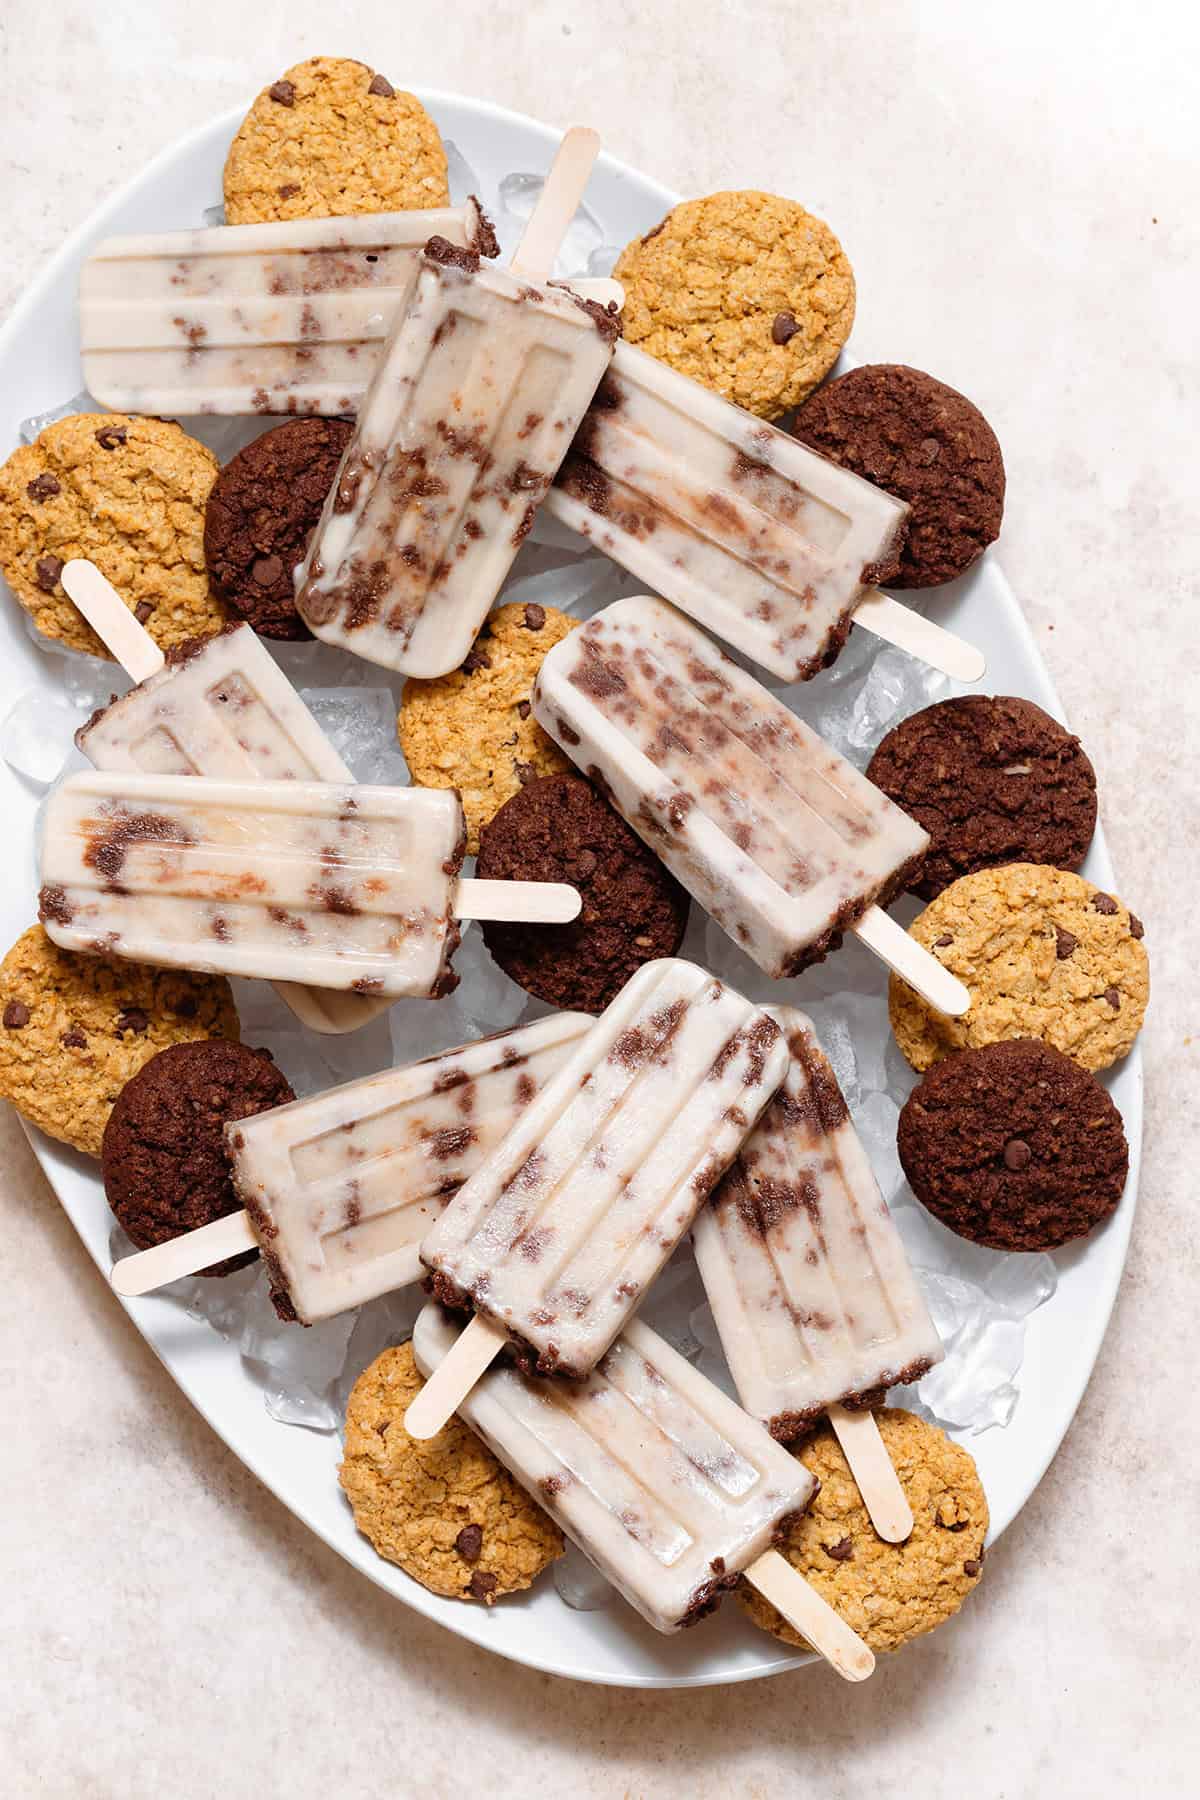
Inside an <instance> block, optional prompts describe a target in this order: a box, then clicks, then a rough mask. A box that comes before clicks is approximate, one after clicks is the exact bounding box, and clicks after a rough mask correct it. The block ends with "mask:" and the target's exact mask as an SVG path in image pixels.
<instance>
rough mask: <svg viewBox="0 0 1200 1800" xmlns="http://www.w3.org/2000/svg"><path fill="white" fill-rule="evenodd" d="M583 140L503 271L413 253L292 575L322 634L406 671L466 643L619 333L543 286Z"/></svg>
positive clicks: (447, 252) (567, 211)
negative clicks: (412, 274) (377, 360)
mask: <svg viewBox="0 0 1200 1800" xmlns="http://www.w3.org/2000/svg"><path fill="white" fill-rule="evenodd" d="M598 145H599V140H598V139H596V137H595V134H594V133H587V132H577V133H568V134H567V137H566V138H565V139H564V141H563V145H562V148H561V149H560V152H559V155H558V157H557V158H556V160H555V164H554V167H553V169H552V170H551V173H550V176H549V177H548V179H547V182H546V185H545V188H544V190H543V194H542V198H541V200H540V202H539V204H538V207H537V209H536V210H535V212H534V214H533V216H532V218H531V220H530V222H529V227H528V229H527V232H526V236H525V239H523V241H522V245H521V248H520V249H518V252H517V255H516V257H514V259H513V266H512V269H511V270H509V271H505V270H499V269H485V268H483V267H482V266H481V263H480V259H479V256H478V254H477V253H476V252H474V251H471V250H463V249H461V248H459V247H457V246H454V245H452V244H449V243H447V242H446V241H445V240H444V239H441V238H432V239H431V241H430V242H429V243H428V244H427V245H426V247H425V252H424V255H423V256H422V259H421V267H420V273H419V274H418V277H417V280H416V284H415V287H414V289H413V292H412V295H411V297H410V299H409V302H408V304H407V306H406V308H405V310H404V312H403V313H402V314H401V315H399V316H398V318H397V320H396V323H395V327H394V330H393V332H392V334H391V336H390V338H389V340H388V343H387V347H386V349H385V351H384V355H383V360H382V362H381V364H380V367H379V371H378V373H377V375H376V378H375V380H374V382H373V383H372V385H371V389H370V392H369V393H368V395H367V397H366V400H365V401H364V403H363V406H362V409H361V411H360V413H359V417H358V423H357V426H356V428H355V433H354V436H353V438H352V439H351V441H350V444H349V445H348V447H347V450H346V454H345V456H344V457H343V459H342V465H341V469H340V470H339V473H338V477H337V479H336V481H335V482H334V485H333V489H332V491H331V493H330V496H329V499H328V501H327V502H326V505H325V510H324V513H323V514H322V517H321V520H320V523H319V524H318V526H317V529H316V531H315V533H314V534H313V538H312V542H311V544H310V546H309V552H308V557H307V559H306V561H305V563H304V565H303V567H302V569H301V570H300V571H299V574H298V576H297V595H296V604H297V607H298V608H299V611H300V613H301V615H302V617H303V618H304V620H305V622H306V624H307V625H308V626H309V627H310V629H311V630H312V631H313V632H314V633H315V634H316V635H317V636H318V637H319V638H323V639H324V640H325V642H327V643H331V644H339V645H341V646H342V648H343V649H347V650H352V651H354V652H355V654H356V655H359V656H363V657H365V658H366V659H367V660H368V661H370V662H376V663H381V664H383V665H384V666H385V667H387V668H393V669H401V670H403V671H404V673H405V674H407V675H414V676H421V677H428V676H436V675H444V674H446V673H447V672H448V671H449V670H450V669H454V668H457V667H458V666H459V664H460V663H461V662H462V661H463V659H464V657H465V656H466V655H467V652H468V651H469V650H470V648H471V645H472V644H473V643H474V641H475V637H476V634H477V633H478V630H479V627H480V626H481V624H482V623H483V620H484V617H485V616H486V614H487V612H488V609H489V607H490V606H491V604H492V601H493V600H494V599H495V597H496V595H497V593H498V592H499V590H500V586H501V583H502V582H503V580H504V578H505V576H506V575H507V573H508V571H509V569H510V567H511V566H512V561H513V558H514V557H515V556H516V553H517V550H518V549H519V548H520V545H521V543H522V542H523V540H524V538H525V536H526V534H527V532H528V531H529V528H530V526H531V524H532V522H533V517H534V514H535V512H536V511H537V508H538V506H539V505H540V504H541V501H542V498H543V496H544V495H545V493H546V490H547V488H548V487H549V485H550V482H551V480H552V479H553V477H554V473H555V471H556V469H557V468H558V465H559V463H560V462H561V460H562V457H563V455H564V453H565V451H566V449H567V446H568V444H569V443H570V441H571V438H572V435H573V434H574V431H575V429H576V426H577V425H578V424H579V421H580V419H581V418H582V417H583V414H584V410H585V408H586V406H587V403H588V401H589V400H590V399H591V397H592V394H593V393H594V392H595V388H596V384H597V382H598V381H599V380H600V377H601V375H603V373H604V371H605V369H606V368H607V366H608V363H609V360H610V358H611V356H612V350H613V343H614V341H615V339H616V337H617V335H618V332H619V324H618V322H617V318H616V315H615V314H614V313H612V312H610V311H609V310H607V309H606V308H605V307H602V306H600V305H598V304H597V303H596V302H594V301H584V300H581V299H578V298H577V297H576V296H574V295H573V294H571V293H570V292H569V291H568V290H567V289H566V288H564V287H561V286H555V285H553V284H551V285H546V284H545V282H543V281H542V280H541V279H540V278H541V277H542V276H544V275H545V274H546V273H547V272H548V270H549V268H550V264H551V261H552V259H553V255H554V251H555V249H556V248H557V245H558V242H559V239H560V237H561V234H562V231H564V230H565V229H566V225H567V224H568V223H569V221H570V218H571V216H572V215H573V213H574V211H575V207H576V204H577V202H578V198H579V195H580V193H581V192H582V189H583V186H584V183H585V182H586V179H587V174H588V171H589V170H590V168H591V164H592V161H593V160H594V157H595V154H596V150H597V149H598Z"/></svg>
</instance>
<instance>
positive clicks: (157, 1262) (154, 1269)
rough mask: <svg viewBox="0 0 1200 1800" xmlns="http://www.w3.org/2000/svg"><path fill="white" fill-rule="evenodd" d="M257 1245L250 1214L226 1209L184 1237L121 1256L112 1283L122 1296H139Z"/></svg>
mask: <svg viewBox="0 0 1200 1800" xmlns="http://www.w3.org/2000/svg"><path fill="white" fill-rule="evenodd" d="M257 1248H258V1239H257V1238H256V1237H255V1235H254V1228H253V1226H252V1225H251V1223H250V1219H249V1215H248V1214H247V1213H244V1212H235V1213H226V1214H225V1216H224V1217H223V1218H220V1219H213V1220H212V1221H211V1222H210V1223H209V1224H207V1225H201V1226H200V1227H199V1229H198V1230H196V1231H185V1232H184V1233H183V1235H182V1236H181V1237H175V1238H168V1239H167V1241H166V1243H164V1244H155V1245H153V1247H152V1248H151V1249H149V1250H139V1251H137V1252H136V1253H135V1254H134V1255H133V1256H123V1257H121V1258H120V1260H119V1261H117V1262H115V1263H114V1264H113V1266H112V1270H111V1272H110V1274H109V1278H108V1279H109V1284H110V1286H111V1287H112V1290H113V1292H114V1293H115V1294H120V1296H121V1298H122V1299H124V1300H136V1299H137V1298H138V1297H139V1296H140V1295H142V1294H152V1293H153V1292H154V1291H155V1289H156V1288H162V1287H166V1286H167V1285H168V1283H170V1282H172V1281H178V1280H179V1279H180V1278H181V1276H184V1275H195V1274H198V1273H199V1271H200V1270H201V1269H206V1268H207V1267H208V1265H209V1264H210V1263H215V1262H223V1261H224V1259H225V1258H226V1257H227V1256H237V1255H239V1254H240V1253H241V1252H243V1251H246V1250H257Z"/></svg>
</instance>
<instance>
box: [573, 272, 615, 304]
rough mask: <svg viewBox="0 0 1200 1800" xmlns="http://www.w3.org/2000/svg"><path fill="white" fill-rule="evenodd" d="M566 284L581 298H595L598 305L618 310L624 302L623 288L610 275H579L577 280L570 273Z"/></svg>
mask: <svg viewBox="0 0 1200 1800" xmlns="http://www.w3.org/2000/svg"><path fill="white" fill-rule="evenodd" d="M567 286H568V287H569V288H570V290H571V292H572V293H573V294H578V295H579V298H580V299H581V300H595V301H596V302H597V304H598V305H600V306H615V307H616V309H617V311H618V312H620V310H621V308H622V307H623V306H624V304H625V289H624V288H623V287H622V286H621V283H620V282H619V281H614V280H613V278H612V276H611V275H587V276H582V275H581V276H580V277H579V278H578V280H577V279H576V278H575V276H574V275H571V276H569V277H568V279H567Z"/></svg>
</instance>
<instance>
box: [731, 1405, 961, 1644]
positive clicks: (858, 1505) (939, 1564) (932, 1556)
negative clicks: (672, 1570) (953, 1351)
mask: <svg viewBox="0 0 1200 1800" xmlns="http://www.w3.org/2000/svg"><path fill="white" fill-rule="evenodd" d="M875 1417H876V1419H877V1420H878V1421H879V1429H880V1432H881V1433H882V1435H883V1441H884V1443H885V1444H886V1445H887V1448H888V1453H889V1454H890V1456H891V1459H892V1462H893V1463H894V1464H895V1467H896V1473H897V1474H898V1475H899V1477H900V1485H901V1487H902V1488H903V1489H904V1492H905V1494H906V1496H907V1498H908V1503H909V1505H910V1506H911V1507H912V1514H913V1529H912V1536H911V1537H909V1538H907V1539H906V1540H905V1542H904V1543H903V1544H889V1543H886V1542H885V1541H884V1539H883V1538H881V1537H880V1536H879V1535H878V1533H877V1532H876V1531H875V1529H874V1527H873V1526H872V1524H871V1521H870V1519H869V1518H868V1517H867V1509H866V1507H865V1506H864V1505H863V1502H862V1496H861V1494H860V1493H859V1491H858V1488H857V1486H856V1484H855V1481H854V1477H853V1476H852V1475H851V1473H850V1470H849V1467H848V1466H847V1463H846V1459H845V1457H844V1456H843V1455H842V1449H841V1445H840V1444H839V1443H838V1441H837V1439H836V1437H835V1436H834V1435H833V1432H832V1431H831V1430H830V1428H829V1426H828V1425H825V1426H822V1428H821V1430H820V1431H818V1432H817V1433H816V1434H815V1435H814V1436H813V1437H811V1438H809V1440H808V1442H807V1443H805V1444H803V1445H802V1446H801V1447H800V1449H799V1451H798V1452H797V1454H798V1455H799V1457H800V1460H801V1462H802V1463H803V1464H804V1466H805V1468H806V1469H808V1470H810V1471H811V1473H812V1474H814V1475H815V1476H816V1478H817V1480H818V1481H819V1482H820V1484H821V1485H820V1491H819V1492H818V1494H817V1497H816V1499H815V1500H814V1501H813V1503H812V1506H811V1507H810V1508H809V1510H808V1511H807V1512H806V1513H804V1514H803V1515H802V1516H801V1518H800V1520H799V1522H798V1523H797V1524H795V1525H793V1526H792V1528H791V1531H790V1532H789V1533H788V1536H787V1537H786V1539H785V1540H784V1542H783V1543H782V1544H781V1545H780V1549H781V1550H782V1552H783V1554H784V1555H785V1556H786V1557H787V1559H788V1561H789V1562H790V1563H791V1565H792V1567H793V1568H795V1569H798V1570H799V1571H800V1573H801V1575H803V1576H804V1578H805V1580H806V1581H808V1582H811V1584H812V1586H813V1587H815V1588H816V1590H817V1592H818V1593H819V1594H820V1596H821V1598H822V1599H823V1600H827V1601H828V1602H829V1604H830V1606H832V1607H833V1609H834V1611H835V1612H836V1613H839V1614H840V1615H841V1617H842V1618H843V1619H845V1621H846V1623H847V1624H848V1625H849V1626H850V1627H851V1629H852V1630H854V1631H856V1632H857V1633H858V1635H859V1637H860V1638H862V1639H863V1640H864V1641H865V1642H866V1643H868V1644H869V1645H870V1646H871V1649H872V1650H874V1651H876V1652H881V1651H884V1650H898V1649H899V1648H900V1646H901V1644H907V1643H908V1642H909V1640H910V1638H915V1637H921V1636H923V1634H924V1633H925V1632H927V1631H933V1630H934V1629H935V1628H936V1627H937V1626H938V1625H943V1624H945V1622H946V1620H947V1619H951V1618H953V1616H954V1614H955V1613H956V1612H957V1611H958V1609H959V1607H960V1606H961V1605H962V1603H963V1601H964V1600H965V1599H966V1597H967V1595H968V1594H969V1593H970V1592H971V1589H972V1588H973V1587H975V1586H976V1585H977V1583H978V1581H979V1577H980V1574H981V1573H982V1570H983V1554H984V1552H983V1540H984V1538H985V1537H986V1536H987V1528H988V1509H987V1500H986V1499H985V1497H984V1492H983V1488H982V1486H981V1485H980V1481H979V1476H978V1474H977V1473H976V1470H975V1463H974V1460H973V1459H972V1458H971V1456H969V1455H968V1453H967V1452H966V1451H965V1450H964V1449H963V1448H962V1446H961V1445H960V1444H955V1443H952V1442H951V1441H950V1439H949V1438H948V1437H947V1436H946V1435H945V1433H944V1432H942V1431H939V1430H938V1428H937V1426H936V1425H930V1424H928V1423H927V1422H926V1421H925V1420H924V1419H921V1418H918V1417H917V1415H916V1413H910V1412H901V1411H900V1410H899V1409H898V1408H890V1407H889V1408H885V1409H884V1410H883V1411H882V1412H878V1413H876V1415H875ZM738 1599H739V1600H740V1601H741V1603H742V1605H743V1606H744V1607H745V1609H746V1611H747V1612H748V1613H749V1615H750V1617H751V1619H752V1620H753V1622H754V1623H755V1624H756V1625H758V1626H761V1628H762V1629H763V1630H764V1631H769V1632H772V1633H773V1635H774V1636H775V1637H777V1638H782V1639H783V1642H784V1643H785V1644H798V1645H799V1646H800V1647H801V1649H805V1650H807V1649H808V1648H809V1646H808V1644H807V1643H806V1642H805V1640H804V1639H803V1638H802V1637H801V1636H800V1634H799V1632H797V1631H796V1630H795V1629H794V1627H792V1626H791V1625H789V1624H788V1623H787V1622H786V1620H784V1619H783V1618H782V1617H781V1616H780V1614H779V1613H778V1612H776V1610H775V1608H774V1607H773V1606H772V1605H771V1603H770V1601H769V1600H764V1599H763V1597H762V1595H761V1594H759V1593H757V1592H756V1590H755V1589H754V1588H752V1587H750V1586H749V1584H748V1583H747V1582H745V1581H743V1582H742V1583H741V1584H740V1586H739V1588H738Z"/></svg>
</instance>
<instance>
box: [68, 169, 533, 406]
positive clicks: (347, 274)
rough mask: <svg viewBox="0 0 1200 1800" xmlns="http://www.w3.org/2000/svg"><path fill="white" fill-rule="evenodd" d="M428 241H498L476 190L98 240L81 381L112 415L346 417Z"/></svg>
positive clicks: (82, 287) (89, 271) (85, 303)
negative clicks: (450, 197)
mask: <svg viewBox="0 0 1200 1800" xmlns="http://www.w3.org/2000/svg"><path fill="white" fill-rule="evenodd" d="M433 236H438V237H441V238H444V239H445V240H446V242H447V243H450V244H457V245H458V246H460V247H461V248H463V249H471V250H474V251H476V252H478V253H479V254H480V255H481V256H495V255H496V254H497V250H498V246H497V244H496V239H495V234H494V233H493V231H492V227H491V223H490V221H489V220H488V218H487V216H486V214H485V213H484V212H483V211H482V210H481V209H480V206H479V203H478V201H476V200H473V199H472V200H467V201H465V202H464V203H463V205H462V206H448V207H434V208H429V209H422V210H420V211H413V212H400V213H362V214H358V215H354V216H351V217H347V218H337V219H289V220H285V221H280V222H278V223H275V222H272V223H269V224H260V225H218V226H215V227H213V228H212V229H210V230H207V231H171V232H162V233H158V234H156V235H151V236H141V237H117V238H106V239H105V240H104V242H103V243H101V244H99V245H98V246H97V247H96V249H95V250H93V252H92V254H91V255H90V256H89V257H88V259H87V261H86V262H85V263H84V265H83V273H82V275H81V277H80V283H79V331H80V339H81V348H82V352H83V378H84V383H85V385H86V387H87V388H88V391H89V392H90V393H93V394H95V395H96V397H97V399H99V400H101V401H102V402H103V404H104V405H105V406H110V407H112V408H113V409H114V410H115V411H117V412H127V413H327V414H332V413H346V412H356V411H357V409H358V407H359V405H360V404H361V402H362V397H363V394H364V393H365V391H366V388H367V384H368V382H369V381H370V379H371V376H372V375H373V374H374V371H375V368H376V366H377V364H378V362H379V354H380V349H381V346H382V343H383V339H384V338H385V336H386V335H387V332H388V331H389V329H390V327H391V324H392V321H393V319H394V318H395V317H396V315H397V313H398V312H400V311H401V310H402V309H403V307H404V305H405V303H406V301H407V299H408V296H409V294H410V292H411V289H412V285H413V282H414V281H415V280H416V277H417V267H418V256H419V252H420V249H421V246H422V245H423V244H424V243H426V242H427V240H428V239H429V238H431V237H433Z"/></svg>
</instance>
